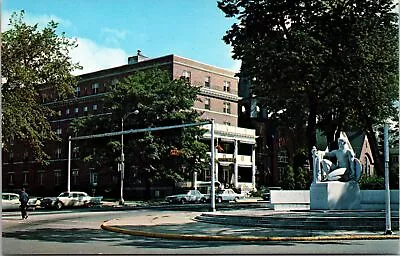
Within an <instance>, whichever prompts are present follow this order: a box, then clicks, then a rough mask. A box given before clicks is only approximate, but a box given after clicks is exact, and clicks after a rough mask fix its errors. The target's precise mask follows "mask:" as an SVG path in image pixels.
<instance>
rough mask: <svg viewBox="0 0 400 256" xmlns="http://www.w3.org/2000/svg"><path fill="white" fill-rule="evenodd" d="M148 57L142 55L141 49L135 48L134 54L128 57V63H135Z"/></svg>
mask: <svg viewBox="0 0 400 256" xmlns="http://www.w3.org/2000/svg"><path fill="white" fill-rule="evenodd" d="M148 58H149V57H147V56H144V55H143V54H142V51H141V50H137V54H136V56H132V57H129V58H128V64H135V63H138V62H141V61H144V60H147V59H148Z"/></svg>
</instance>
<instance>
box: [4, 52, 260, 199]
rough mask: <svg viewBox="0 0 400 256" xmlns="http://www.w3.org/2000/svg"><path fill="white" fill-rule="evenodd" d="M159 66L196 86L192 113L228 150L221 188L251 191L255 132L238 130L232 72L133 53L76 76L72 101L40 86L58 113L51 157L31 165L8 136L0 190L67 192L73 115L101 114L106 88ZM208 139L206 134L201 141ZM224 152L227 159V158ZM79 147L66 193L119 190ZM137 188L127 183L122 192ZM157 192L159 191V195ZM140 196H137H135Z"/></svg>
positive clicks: (196, 180) (200, 177)
mask: <svg viewBox="0 0 400 256" xmlns="http://www.w3.org/2000/svg"><path fill="white" fill-rule="evenodd" d="M151 68H159V69H162V70H166V71H168V72H169V74H170V75H171V79H177V78H180V77H182V76H183V77H186V78H187V79H188V80H189V81H190V82H191V84H192V85H197V86H201V91H200V94H199V95H198V98H199V100H198V101H196V102H195V104H194V109H196V110H198V111H200V112H201V113H202V118H204V119H214V120H215V123H216V138H217V140H219V141H220V144H221V145H222V144H224V146H225V148H226V149H227V151H226V152H224V153H218V155H217V158H218V159H219V160H220V161H217V162H218V166H217V168H216V169H217V170H220V171H219V173H218V175H217V179H218V180H219V181H220V182H221V184H222V185H224V186H234V187H236V188H239V189H248V190H251V189H252V188H254V187H255V178H254V177H255V172H256V167H255V160H254V152H255V138H256V136H255V131H254V130H250V129H244V128H239V127H237V126H238V101H239V96H238V79H237V78H236V77H235V73H233V72H231V71H228V70H225V69H221V68H217V67H213V66H210V65H207V64H203V63H200V62H197V61H193V60H190V59H187V58H183V57H179V56H176V55H167V56H162V57H158V58H148V57H146V56H144V55H143V54H141V52H140V51H138V53H137V55H135V56H132V57H130V58H129V59H128V64H126V65H123V66H118V67H113V68H109V69H104V70H99V71H96V72H91V73H87V74H83V75H80V76H79V77H78V84H77V85H76V87H75V95H74V97H71V98H68V99H65V100H61V99H60V98H59V97H58V95H56V94H55V93H54V90H53V89H52V87H51V86H48V87H43V88H42V91H41V96H42V100H43V104H45V105H46V106H49V107H51V108H52V109H54V110H55V111H56V112H57V115H55V116H53V117H50V121H51V124H52V127H53V128H54V131H55V132H56V133H57V134H58V135H59V137H60V138H61V141H59V142H54V143H52V144H51V145H48V146H47V147H46V151H47V153H48V154H49V155H50V157H51V159H50V160H49V164H48V165H40V164H38V163H36V162H35V161H34V160H33V158H32V154H31V152H29V150H27V149H25V148H24V147H21V146H20V145H18V143H17V142H14V141H13V138H10V142H11V143H10V144H11V145H12V147H11V148H10V150H9V151H8V152H3V191H18V190H19V189H20V187H21V186H26V187H27V188H28V192H29V193H30V194H32V195H37V196H45V195H47V196H48V195H53V196H54V195H57V194H58V193H60V192H62V191H64V190H66V188H67V177H68V174H67V158H68V137H69V136H70V135H72V134H71V131H70V129H69V124H70V122H71V121H72V120H73V119H74V118H77V117H82V116H85V115H88V114H93V115H101V114H104V110H103V106H102V105H101V99H102V98H103V97H104V95H105V93H106V92H107V91H108V88H109V86H110V85H113V84H115V83H116V82H117V81H119V80H121V79H123V78H125V77H128V76H129V75H131V74H133V72H136V71H140V70H146V69H151ZM207 138H209V133H206V136H205V139H207ZM227 154H228V155H227ZM79 157H80V156H79V148H77V147H75V148H73V150H72V160H73V163H72V166H71V174H70V175H71V180H70V182H71V190H82V191H86V192H89V193H92V192H94V191H96V193H98V194H103V193H107V191H109V190H114V189H115V188H117V187H118V186H119V173H118V170H117V167H115V170H112V171H109V170H106V169H104V168H103V169H96V168H94V167H93V166H89V165H88V164H86V163H84V162H83V161H81V160H80V158H79ZM195 175H196V177H193V180H191V181H187V183H185V184H183V186H188V187H196V186H197V185H198V184H201V183H202V182H206V181H207V180H208V179H209V177H210V173H209V170H208V172H207V170H205V172H204V173H200V174H195ZM135 189H136V190H138V189H139V190H140V189H141V188H138V187H134V186H132V185H130V184H129V183H127V184H126V185H125V190H127V191H128V193H127V198H128V199H129V191H130V190H135ZM156 190H158V192H157V193H155V195H161V196H162V195H164V194H168V193H169V191H170V188H168V187H164V188H154V191H156ZM159 190H162V192H161V193H160V191H159ZM139 194H140V193H139Z"/></svg>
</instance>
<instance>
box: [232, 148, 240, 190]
mask: <svg viewBox="0 0 400 256" xmlns="http://www.w3.org/2000/svg"><path fill="white" fill-rule="evenodd" d="M234 145H235V147H234V151H233V161H234V162H233V179H234V180H233V185H234V186H235V188H238V177H239V176H238V174H239V173H238V161H237V156H238V141H237V140H235V142H234Z"/></svg>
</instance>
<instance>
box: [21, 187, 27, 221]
mask: <svg viewBox="0 0 400 256" xmlns="http://www.w3.org/2000/svg"><path fill="white" fill-rule="evenodd" d="M19 201H20V202H21V206H20V207H21V215H22V219H27V218H28V214H27V213H26V209H27V208H28V201H29V196H28V194H27V193H26V192H25V188H22V190H21V193H20V195H19Z"/></svg>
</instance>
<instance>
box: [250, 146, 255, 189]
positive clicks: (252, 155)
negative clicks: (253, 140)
mask: <svg viewBox="0 0 400 256" xmlns="http://www.w3.org/2000/svg"><path fill="white" fill-rule="evenodd" d="M251 183H252V185H253V189H255V188H256V145H252V147H251Z"/></svg>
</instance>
